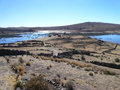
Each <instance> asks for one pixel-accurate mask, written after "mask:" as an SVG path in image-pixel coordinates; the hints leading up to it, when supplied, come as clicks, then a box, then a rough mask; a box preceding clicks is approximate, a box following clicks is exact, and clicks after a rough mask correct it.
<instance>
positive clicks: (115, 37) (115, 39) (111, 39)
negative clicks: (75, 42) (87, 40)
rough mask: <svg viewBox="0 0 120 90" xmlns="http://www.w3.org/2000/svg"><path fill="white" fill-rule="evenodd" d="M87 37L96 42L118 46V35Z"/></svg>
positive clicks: (119, 40) (119, 39)
mask: <svg viewBox="0 0 120 90" xmlns="http://www.w3.org/2000/svg"><path fill="white" fill-rule="evenodd" d="M89 37H91V38H96V39H98V40H103V41H108V42H112V43H117V44H120V35H116V34H109V35H97V36H89Z"/></svg>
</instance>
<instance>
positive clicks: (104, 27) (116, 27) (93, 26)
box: [0, 22, 120, 33]
mask: <svg viewBox="0 0 120 90" xmlns="http://www.w3.org/2000/svg"><path fill="white" fill-rule="evenodd" d="M36 30H76V31H80V32H112V33H115V32H119V31H120V24H111V23H101V22H85V23H79V24H73V25H66V26H55V27H16V28H14V27H11V28H10V27H9V28H0V33H3V31H4V32H8V31H9V32H11V31H14V32H33V31H36Z"/></svg>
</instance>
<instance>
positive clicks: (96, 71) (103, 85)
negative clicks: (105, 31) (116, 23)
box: [0, 33, 120, 90]
mask: <svg viewBox="0 0 120 90" xmlns="http://www.w3.org/2000/svg"><path fill="white" fill-rule="evenodd" d="M0 68H1V70H0V90H13V89H14V88H15V89H16V90H23V89H21V86H22V85H21V84H19V85H16V83H18V82H20V83H22V84H23V86H24V84H25V83H26V82H27V81H29V80H30V79H31V78H34V77H37V76H40V77H43V78H44V80H45V81H46V82H47V83H49V84H50V85H51V86H50V87H51V88H49V90H120V45H119V44H113V43H110V42H105V41H101V40H97V39H92V38H89V37H85V36H82V35H79V34H78V33H77V34H76V33H70V34H65V33H64V34H53V35H50V36H48V37H44V38H39V39H34V40H27V41H21V42H15V43H10V44H1V45H0ZM45 90H48V89H45Z"/></svg>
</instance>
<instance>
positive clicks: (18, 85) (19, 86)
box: [14, 82, 24, 90]
mask: <svg viewBox="0 0 120 90" xmlns="http://www.w3.org/2000/svg"><path fill="white" fill-rule="evenodd" d="M17 88H20V89H23V88H24V85H23V83H21V82H17V83H16V84H15V85H14V90H16V89H17Z"/></svg>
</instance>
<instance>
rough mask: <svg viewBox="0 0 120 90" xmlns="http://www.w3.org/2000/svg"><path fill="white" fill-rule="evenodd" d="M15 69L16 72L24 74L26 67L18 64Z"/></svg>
mask: <svg viewBox="0 0 120 90" xmlns="http://www.w3.org/2000/svg"><path fill="white" fill-rule="evenodd" d="M13 70H14V71H15V72H16V73H19V74H20V75H23V74H24V70H25V69H24V67H23V66H16V67H15V68H14V69H13Z"/></svg>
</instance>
